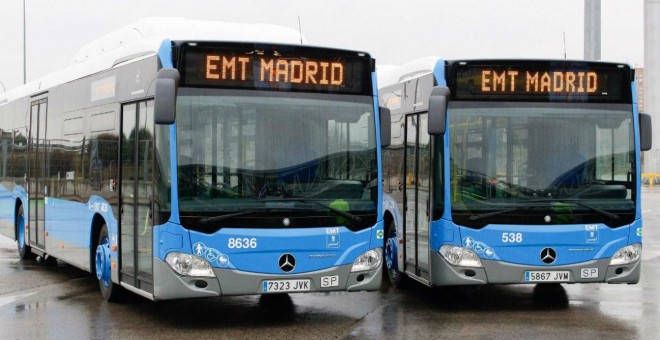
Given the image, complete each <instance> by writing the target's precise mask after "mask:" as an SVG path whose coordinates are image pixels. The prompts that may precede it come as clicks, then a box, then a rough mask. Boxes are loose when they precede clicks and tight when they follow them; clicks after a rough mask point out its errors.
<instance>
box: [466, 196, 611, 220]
mask: <svg viewBox="0 0 660 340" xmlns="http://www.w3.org/2000/svg"><path fill="white" fill-rule="evenodd" d="M524 202H525V203H543V202H557V203H573V204H575V205H579V206H581V207H585V208H587V209H589V210H592V211H595V212H597V213H599V214H601V215H603V216H606V217H608V218H610V219H613V220H618V219H619V218H620V217H619V215H617V214H614V213H611V212H609V211H605V210H603V209H599V208H596V207H594V206H591V205H589V204H586V203H584V202H582V201H580V200H577V199H570V198H540V199H530V200H526V201H524ZM535 207H537V206H536V205H521V206H517V207H513V208H509V209H504V210H499V211H493V212H489V213H484V214H479V215H472V216H470V217H469V219H470V221H477V220H480V219H484V218H488V217H493V216H497V215H502V214H507V213H510V212H514V211H519V210H528V209H531V208H535Z"/></svg>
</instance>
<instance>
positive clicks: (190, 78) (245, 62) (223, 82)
mask: <svg viewBox="0 0 660 340" xmlns="http://www.w3.org/2000/svg"><path fill="white" fill-rule="evenodd" d="M370 62H371V60H370V58H369V57H368V56H367V55H358V53H356V52H344V51H337V50H324V49H314V48H301V47H291V46H286V47H281V48H278V47H272V48H269V49H263V48H255V45H247V44H243V45H240V46H219V47H210V46H203V47H189V48H188V49H186V51H185V52H184V65H185V66H184V70H185V71H184V72H183V74H182V78H183V79H182V80H183V82H184V84H185V85H188V86H205V87H206V86H209V87H223V88H239V89H240V88H244V89H260V90H276V91H309V92H329V93H355V94H359V93H365V92H366V90H367V89H368V88H369V87H368V86H367V85H369V86H370V79H371V75H370V73H371V71H370V70H371V69H370Z"/></svg>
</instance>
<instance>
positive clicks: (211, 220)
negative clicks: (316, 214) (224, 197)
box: [199, 208, 304, 224]
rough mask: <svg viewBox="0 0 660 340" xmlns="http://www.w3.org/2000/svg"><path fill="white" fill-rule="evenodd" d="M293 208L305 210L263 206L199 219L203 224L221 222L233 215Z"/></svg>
mask: <svg viewBox="0 0 660 340" xmlns="http://www.w3.org/2000/svg"><path fill="white" fill-rule="evenodd" d="M291 210H304V209H299V208H286V209H284V208H261V209H250V210H243V211H239V212H236V213H233V214H225V215H218V216H213V217H207V218H202V219H201V220H199V222H200V223H202V224H210V223H215V222H220V221H222V220H227V219H230V218H233V217H239V216H245V215H251V214H255V213H259V212H273V211H291Z"/></svg>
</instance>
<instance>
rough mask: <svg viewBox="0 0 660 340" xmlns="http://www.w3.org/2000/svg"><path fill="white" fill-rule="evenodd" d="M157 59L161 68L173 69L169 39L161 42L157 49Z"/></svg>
mask: <svg viewBox="0 0 660 340" xmlns="http://www.w3.org/2000/svg"><path fill="white" fill-rule="evenodd" d="M158 58H159V59H160V64H161V65H163V68H173V67H174V63H173V62H172V41H171V40H169V39H165V40H163V42H162V43H161V44H160V48H158Z"/></svg>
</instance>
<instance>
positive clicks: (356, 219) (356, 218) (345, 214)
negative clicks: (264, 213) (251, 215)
mask: <svg viewBox="0 0 660 340" xmlns="http://www.w3.org/2000/svg"><path fill="white" fill-rule="evenodd" d="M262 201H264V202H302V203H314V204H316V205H318V206H320V207H323V208H325V209H328V210H330V211H332V212H333V213H335V214H337V215H340V216H342V217H346V218H348V219H349V220H351V221H353V222H356V223H359V222H360V221H362V217H360V216H357V215H353V214H351V213H349V212H346V211H343V210H339V209H337V208H333V207H331V206H329V205H325V204H323V203H321V202H319V201H317V200H314V199H310V198H304V197H289V198H286V197H285V198H269V199H264V200H262Z"/></svg>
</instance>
